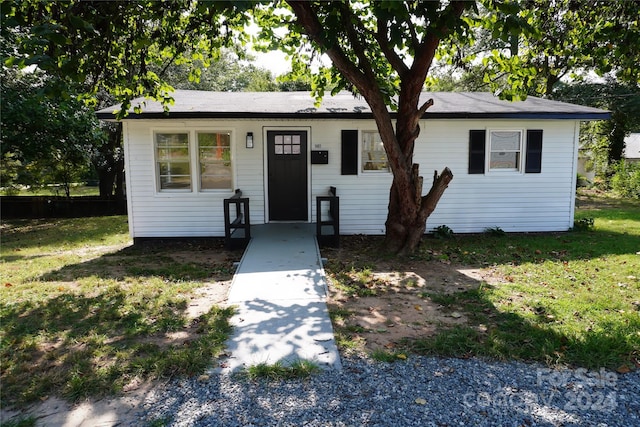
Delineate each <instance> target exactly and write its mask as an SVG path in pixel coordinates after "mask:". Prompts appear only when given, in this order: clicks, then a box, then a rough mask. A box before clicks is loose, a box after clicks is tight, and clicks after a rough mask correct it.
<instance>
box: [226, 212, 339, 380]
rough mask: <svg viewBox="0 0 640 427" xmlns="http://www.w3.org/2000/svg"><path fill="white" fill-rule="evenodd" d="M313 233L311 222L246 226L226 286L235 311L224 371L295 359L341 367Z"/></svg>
mask: <svg viewBox="0 0 640 427" xmlns="http://www.w3.org/2000/svg"><path fill="white" fill-rule="evenodd" d="M314 232H315V228H314V226H313V224H266V225H259V226H255V227H252V228H251V234H252V239H251V242H250V243H249V245H248V246H247V249H246V251H245V253H244V255H243V257H242V260H241V261H240V265H239V267H238V270H237V271H236V274H235V276H234V277H233V281H232V283H231V289H230V291H229V298H228V301H229V304H231V305H235V306H237V307H238V310H237V312H236V315H235V316H234V317H233V318H232V321H231V322H232V324H233V327H234V330H233V332H232V336H231V337H230V339H229V340H228V342H227V350H228V353H230V357H229V359H228V360H227V361H226V363H225V364H224V366H225V367H224V369H223V370H225V371H235V370H237V369H241V368H243V367H247V366H252V365H256V364H260V363H266V364H274V363H276V362H281V363H283V364H284V365H288V364H291V363H292V362H295V361H296V360H309V361H312V362H315V363H317V364H318V365H320V366H321V367H327V368H334V369H338V370H339V369H341V365H340V356H339V354H338V349H337V347H336V344H335V340H334V336H333V328H332V325H331V320H330V319H329V312H328V310H327V304H326V297H327V283H326V279H325V274H324V269H323V268H322V261H321V259H320V251H319V250H318V245H317V242H316V238H315V235H314Z"/></svg>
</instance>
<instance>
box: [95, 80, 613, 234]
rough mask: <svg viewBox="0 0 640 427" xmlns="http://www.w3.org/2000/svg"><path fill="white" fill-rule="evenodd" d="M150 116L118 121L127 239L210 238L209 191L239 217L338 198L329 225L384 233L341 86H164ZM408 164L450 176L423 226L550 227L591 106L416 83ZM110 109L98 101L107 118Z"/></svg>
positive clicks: (387, 178) (370, 164)
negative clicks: (319, 90) (235, 199)
mask: <svg viewBox="0 0 640 427" xmlns="http://www.w3.org/2000/svg"><path fill="white" fill-rule="evenodd" d="M173 97H174V99H175V104H174V105H172V106H171V107H170V112H169V113H164V112H163V109H162V106H161V105H160V104H159V103H156V102H151V101H146V102H143V100H137V101H134V104H133V105H136V103H141V105H142V111H141V112H140V113H138V114H135V113H133V112H131V113H130V114H129V115H128V116H127V117H126V118H125V119H124V120H123V132H124V150H125V167H126V171H127V174H126V179H127V182H126V185H127V203H128V212H129V229H130V233H131V235H132V237H134V239H136V238H148V237H188V236H202V237H205V236H223V235H224V221H223V200H224V199H225V198H229V197H230V196H232V195H233V194H234V190H235V189H241V190H242V192H243V197H248V198H249V199H250V219H251V223H252V225H253V224H264V223H269V222H276V221H291V222H310V223H311V222H315V221H316V219H315V212H316V210H315V208H316V206H315V204H316V196H320V195H326V193H327V190H328V189H329V187H330V186H335V187H337V192H338V196H340V231H341V234H358V233H363V234H384V228H385V227H384V222H385V219H386V214H387V204H388V197H389V187H390V185H391V179H392V175H391V173H390V171H389V169H388V167H387V162H386V156H385V153H384V150H383V147H382V143H381V141H380V138H379V135H378V133H377V128H376V124H375V121H374V120H373V118H372V114H371V110H370V109H369V107H368V105H367V104H366V102H365V101H364V100H363V99H360V98H356V97H354V96H353V95H351V94H349V93H340V94H338V95H336V96H328V95H327V96H326V97H325V99H324V100H323V102H322V105H321V106H320V107H317V108H316V107H314V100H313V99H312V97H311V96H310V95H309V94H308V93H301V92H278V93H247V92H235V93H232V92H200V91H176V92H175V93H174V94H173ZM428 98H433V100H434V105H433V107H431V108H430V109H429V110H428V111H427V113H426V114H425V115H424V118H423V120H422V121H421V123H420V128H421V133H420V136H419V138H418V139H417V141H416V145H415V162H417V163H419V164H420V168H421V169H420V170H421V174H422V175H423V176H424V177H425V191H426V190H427V189H428V188H429V187H430V185H431V182H430V180H431V176H432V175H433V171H434V170H442V169H443V168H444V167H445V166H448V167H449V168H450V169H451V170H452V171H453V174H454V179H453V181H452V182H451V184H450V185H449V188H448V189H447V190H446V192H445V194H444V196H443V197H442V199H441V201H440V203H439V205H438V207H437V208H436V210H435V212H434V213H433V214H432V215H431V217H430V218H429V220H428V222H429V223H428V224H427V229H431V228H433V227H436V226H439V225H447V226H448V227H450V228H451V229H452V230H453V231H454V232H456V233H468V232H480V231H483V230H485V229H486V228H489V227H500V228H502V229H503V230H504V231H508V232H524V231H563V230H567V229H569V228H570V227H571V226H572V225H573V216H574V206H575V205H574V194H575V187H576V182H575V180H576V168H577V155H578V132H579V123H580V121H582V120H601V119H607V118H608V117H609V113H608V112H606V111H603V110H599V109H595V108H590V107H583V106H578V105H573V104H567V103H561V102H556V101H550V100H543V99H539V98H535V97H529V98H528V99H527V100H526V101H522V102H508V101H501V100H499V99H497V98H495V97H494V96H492V95H491V94H488V93H425V94H424V99H425V100H426V99H428ZM116 108H117V107H112V108H107V109H104V110H101V111H99V112H98V117H99V118H100V119H104V120H113V119H114V111H115V109H116Z"/></svg>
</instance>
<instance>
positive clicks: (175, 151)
mask: <svg viewBox="0 0 640 427" xmlns="http://www.w3.org/2000/svg"><path fill="white" fill-rule="evenodd" d="M155 143H156V162H157V171H158V177H159V183H160V190H161V191H162V190H190V189H191V168H190V164H189V134H188V133H156V134H155Z"/></svg>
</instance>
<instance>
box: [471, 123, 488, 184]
mask: <svg viewBox="0 0 640 427" xmlns="http://www.w3.org/2000/svg"><path fill="white" fill-rule="evenodd" d="M485 141H486V131H485V130H470V131H469V173H470V174H477V173H484V164H485Z"/></svg>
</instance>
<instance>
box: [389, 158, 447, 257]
mask: <svg viewBox="0 0 640 427" xmlns="http://www.w3.org/2000/svg"><path fill="white" fill-rule="evenodd" d="M413 170H414V172H413V175H414V180H413V182H414V184H415V189H416V191H418V190H420V191H419V192H416V193H414V194H409V193H408V192H406V191H400V189H399V186H398V185H397V184H396V181H395V180H394V182H393V184H392V185H391V191H390V196H389V212H388V214H387V221H386V223H385V226H386V239H385V242H386V247H387V248H389V250H391V251H393V252H395V253H398V254H406V253H411V252H413V251H415V250H416V248H417V247H418V244H419V243H420V240H421V239H422V236H423V235H424V233H425V229H426V225H427V224H426V223H427V218H429V216H430V215H431V213H433V211H434V210H435V208H436V205H437V204H438V201H439V200H440V198H441V197H442V195H443V194H444V191H445V189H446V188H447V186H448V185H449V183H450V182H451V180H452V179H453V173H451V170H450V169H449V168H445V169H444V170H443V171H442V173H441V174H440V175H438V171H435V172H434V179H433V184H432V186H431V189H430V190H429V193H427V195H426V196H422V195H421V189H422V177H419V176H418V165H417V164H414V168H413Z"/></svg>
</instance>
